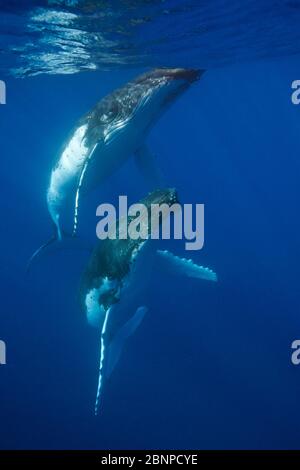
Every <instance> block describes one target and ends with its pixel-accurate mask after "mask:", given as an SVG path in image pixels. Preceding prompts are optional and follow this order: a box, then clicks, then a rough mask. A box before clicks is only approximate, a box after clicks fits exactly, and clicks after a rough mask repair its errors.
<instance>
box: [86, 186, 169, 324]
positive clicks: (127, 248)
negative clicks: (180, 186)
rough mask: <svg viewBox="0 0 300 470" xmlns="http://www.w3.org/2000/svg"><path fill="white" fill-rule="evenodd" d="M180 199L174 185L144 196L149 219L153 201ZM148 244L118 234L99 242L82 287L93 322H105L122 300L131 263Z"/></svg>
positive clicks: (91, 321) (141, 201) (167, 202)
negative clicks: (120, 236)
mask: <svg viewBox="0 0 300 470" xmlns="http://www.w3.org/2000/svg"><path fill="white" fill-rule="evenodd" d="M177 202H178V198H177V191H176V190H175V189H174V188H166V189H158V190H155V191H152V192H151V193H149V194H148V195H147V196H146V197H144V198H143V199H141V200H140V203H141V204H144V205H145V207H146V208H147V211H148V217H149V220H150V209H151V205H152V204H159V205H161V204H166V205H168V206H171V205H173V204H176V203H177ZM159 223H161V220H160V221H159ZM149 231H150V228H149ZM144 244H145V240H143V239H138V240H132V239H131V238H127V239H125V240H124V239H119V238H118V236H117V238H116V239H106V240H102V241H99V242H98V243H97V245H96V247H95V249H94V251H93V253H92V254H91V257H90V260H89V262H88V265H87V267H86V269H85V272H84V274H83V276H82V280H81V287H80V297H81V303H82V307H83V310H84V311H85V314H86V316H87V319H88V322H89V323H90V324H91V325H92V326H101V324H102V323H103V321H104V318H105V314H106V312H107V311H108V310H109V309H110V308H111V307H112V306H113V305H114V304H116V303H118V302H119V301H120V300H121V297H122V290H123V288H124V287H125V286H128V282H129V274H130V270H131V266H132V264H133V262H135V260H136V257H137V256H138V255H139V252H140V249H141V248H142V247H143V245H144Z"/></svg>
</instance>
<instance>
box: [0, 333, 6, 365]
mask: <svg viewBox="0 0 300 470" xmlns="http://www.w3.org/2000/svg"><path fill="white" fill-rule="evenodd" d="M5 364H6V344H5V342H4V341H2V340H1V339H0V365H5Z"/></svg>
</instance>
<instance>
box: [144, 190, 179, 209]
mask: <svg viewBox="0 0 300 470" xmlns="http://www.w3.org/2000/svg"><path fill="white" fill-rule="evenodd" d="M140 202H141V203H142V204H145V206H147V207H148V208H149V207H150V206H151V204H167V205H168V206H171V205H172V204H177V203H178V202H179V201H178V195H177V191H176V189H175V188H162V189H156V190H154V191H152V192H151V193H149V194H148V195H147V196H146V197H145V198H143V199H142V200H141V201H140Z"/></svg>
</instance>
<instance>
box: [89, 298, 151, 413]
mask: <svg viewBox="0 0 300 470" xmlns="http://www.w3.org/2000/svg"><path fill="white" fill-rule="evenodd" d="M110 310H111V309H108V311H107V312H106V316H105V320H104V323H103V327H102V332H101V351H100V365H99V378H98V388H97V395H96V402H95V415H96V416H97V415H98V414H99V411H100V404H101V392H102V387H103V380H104V378H106V379H108V378H109V377H110V375H111V373H112V372H113V370H114V368H115V366H116V365H117V363H118V361H119V359H120V356H121V353H122V351H123V348H124V345H125V343H126V341H127V339H128V338H129V337H130V336H131V335H133V333H134V332H135V331H136V329H137V328H138V327H139V325H140V324H141V322H142V320H143V318H144V316H145V314H146V313H147V311H148V309H147V307H145V306H142V307H139V308H138V309H137V310H136V312H135V313H134V315H133V316H132V317H131V318H130V319H129V320H128V321H127V322H126V323H125V325H123V326H122V327H121V328H120V329H119V331H118V332H117V333H116V335H115V336H114V337H113V339H112V341H111V342H110V344H108V345H106V341H105V336H106V330H107V322H108V318H109V313H110Z"/></svg>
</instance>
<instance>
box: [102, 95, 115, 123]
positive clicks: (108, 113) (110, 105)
mask: <svg viewBox="0 0 300 470" xmlns="http://www.w3.org/2000/svg"><path fill="white" fill-rule="evenodd" d="M118 114H119V104H118V101H117V100H110V101H108V100H107V102H106V103H105V106H104V109H103V112H102V114H101V116H100V121H101V123H102V124H109V123H110V122H112V121H113V120H114V119H115V118H116V117H117V116H118Z"/></svg>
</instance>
